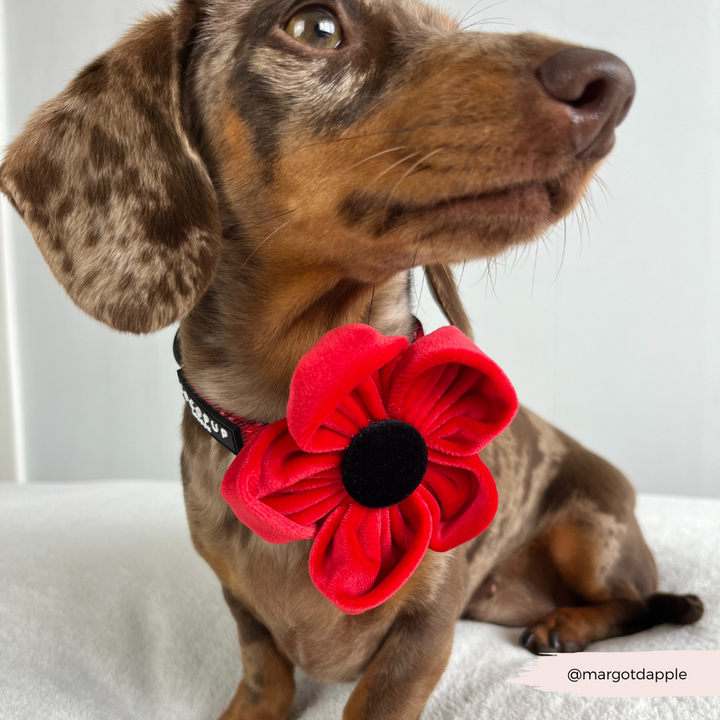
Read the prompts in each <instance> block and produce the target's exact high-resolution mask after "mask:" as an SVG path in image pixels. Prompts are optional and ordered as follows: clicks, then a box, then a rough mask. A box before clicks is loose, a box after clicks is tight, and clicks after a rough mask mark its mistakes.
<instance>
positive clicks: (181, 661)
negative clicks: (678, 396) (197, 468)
mask: <svg viewBox="0 0 720 720" xmlns="http://www.w3.org/2000/svg"><path fill="white" fill-rule="evenodd" d="M638 516H639V519H640V524H641V525H642V528H643V530H644V532H645V534H646V538H647V540H648V543H649V544H650V546H651V548H652V550H653V551H654V553H655V557H656V559H657V562H658V568H659V570H660V576H661V589H664V590H666V591H677V592H694V593H696V594H698V595H700V597H701V598H702V599H703V601H704V602H705V606H706V611H705V617H704V618H703V619H702V620H701V621H700V623H698V624H697V625H695V626H691V627H684V628H679V627H672V626H661V627H657V628H654V629H653V630H650V631H648V632H645V633H640V634H638V635H634V636H629V637H626V638H617V639H614V640H608V641H605V642H602V643H597V644H595V645H593V646H591V648H590V649H589V650H588V652H603V651H610V650H672V649H678V650H680V649H686V650H717V649H720V614H719V613H718V610H719V609H720V562H718V558H720V500H700V499H690V498H670V497H660V496H641V497H640V498H639V501H638ZM519 634H520V630H512V629H508V628H500V627H495V626H491V625H485V624H482V623H473V622H460V623H458V626H457V632H456V635H455V645H454V648H453V653H452V657H451V660H450V664H449V666H448V669H447V671H446V673H445V675H444V677H443V679H442V681H441V682H440V684H439V686H438V687H437V689H436V691H435V692H434V693H433V695H432V697H431V699H430V701H429V703H428V705H427V707H426V710H425V712H424V714H423V720H441V719H442V720H451V719H452V720H455V719H456V718H459V719H461V720H465V719H467V720H476V719H479V718H492V719H493V720H495V719H496V718H499V719H504V718H508V719H509V720H516V719H517V720H526V719H527V718H548V719H552V720H555V719H556V718H570V719H571V720H593V719H595V718H638V720H640V719H642V720H653V719H655V718H658V719H660V718H662V719H663V720H665V719H667V720H671V719H672V720H680V719H684V718H687V719H688V720H717V718H720V698H712V697H709V698H660V699H653V698H638V699H591V698H578V697H574V696H572V695H566V694H551V693H543V692H540V691H537V690H534V689H532V688H530V687H525V686H519V685H512V684H509V683H507V682H505V681H506V680H507V679H509V678H511V677H516V676H517V669H518V668H520V667H521V666H523V665H525V664H527V663H528V660H529V659H531V657H532V656H530V655H529V653H528V652H527V651H526V650H523V649H522V648H520V647H518V646H517V639H518V636H519ZM240 674H241V665H240V660H239V650H238V643H237V638H236V631H235V625H234V622H233V620H232V618H231V616H230V613H229V611H228V610H227V609H226V607H225V605H224V602H223V599H222V596H221V592H220V586H219V583H218V581H217V579H216V578H215V576H214V575H213V573H212V572H211V571H210V569H209V568H208V567H207V566H206V565H205V563H204V562H203V561H202V560H201V559H200V558H199V557H198V556H197V555H196V554H195V552H194V550H193V548H192V545H191V543H190V538H189V534H188V529H187V523H186V520H185V512H184V507H183V502H182V489H181V487H180V485H179V484H178V483H171V482H108V483H86V484H75V485H36V486H27V487H15V486H2V487H0V718H1V719H2V720H16V719H17V720H25V719H26V718H27V719H29V718H33V719H35V718H38V719H42V720H51V719H56V718H57V719H60V718H63V719H64V718H68V719H72V720H84V719H86V718H87V719H88V720H90V719H92V720H161V719H163V720H164V719H167V720H184V719H187V720H191V719H192V720H216V718H217V717H218V716H219V715H220V714H221V712H222V711H223V710H224V708H225V706H226V705H227V703H228V702H229V700H230V698H231V697H232V695H233V693H234V691H235V688H236V686H237V683H238V681H239V678H240ZM296 678H297V681H298V693H297V697H296V699H295V703H294V705H293V708H292V712H291V715H290V717H291V718H292V719H294V720H339V718H341V717H342V708H343V705H344V703H345V701H346V700H347V698H348V695H349V694H350V692H351V690H352V685H332V686H321V685H318V684H316V683H314V682H313V681H312V680H310V679H309V678H308V677H307V676H305V675H304V674H303V673H302V672H301V671H297V672H296Z"/></svg>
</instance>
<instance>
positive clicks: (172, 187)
mask: <svg viewBox="0 0 720 720" xmlns="http://www.w3.org/2000/svg"><path fill="white" fill-rule="evenodd" d="M633 94H634V80H633V76H632V74H631V73H630V71H629V69H628V68H627V66H626V65H625V64H624V63H623V62H622V61H621V60H619V59H618V58H616V57H615V56H613V55H610V54H608V53H605V52H600V51H596V50H590V49H586V48H579V47H576V46H573V45H569V44H567V43H563V42H559V41H556V40H550V39H548V38H545V37H541V36H539V35H534V34H518V35H505V34H497V35H496V34H489V33H475V32H463V31H461V29H460V28H459V27H458V24H457V22H456V21H455V20H454V19H452V18H450V17H448V16H447V15H445V14H443V13H442V12H440V11H438V10H436V9H431V8H430V7H427V6H425V5H423V4H421V3H420V2H417V1H416V0H318V2H317V3H313V2H312V0H311V2H310V3H308V2H305V1H304V0H273V1H272V2H271V1H270V0H178V2H177V3H176V4H175V5H174V6H173V7H172V8H171V9H170V10H169V11H168V12H166V13H164V14H159V15H153V16H150V17H148V18H146V19H145V20H144V21H142V22H141V23H140V24H139V25H137V26H136V27H134V28H133V29H132V30H131V31H130V32H129V33H128V34H127V35H126V36H125V37H124V38H123V39H122V40H120V41H119V42H118V44H117V45H115V46H114V47H113V48H112V49H110V50H109V51H108V52H107V53H105V54H104V55H102V56H101V57H100V58H99V59H97V60H95V61H94V62H93V63H92V64H90V65H89V66H88V67H86V68H85V69H84V70H83V71H82V72H81V73H80V74H79V75H78V76H77V77H76V78H75V79H74V80H73V82H72V83H70V85H69V86H68V87H67V88H66V89H65V90H64V91H63V92H62V93H61V94H60V95H59V96H58V97H57V98H55V99H54V100H51V101H50V102H49V103H48V104H46V105H44V106H43V107H42V108H40V109H39V110H38V111H37V113H36V114H35V116H34V117H33V118H32V119H31V121H30V122H29V124H28V126H27V128H26V129H25V130H24V132H23V133H22V135H21V136H20V137H19V138H18V139H17V140H16V141H15V142H14V143H13V144H12V145H11V147H10V148H9V150H8V152H7V155H6V157H5V161H4V164H3V166H2V169H1V171H0V184H1V186H2V189H3V191H4V193H5V194H6V195H7V196H8V197H9V198H10V200H11V202H12V204H13V206H14V207H15V208H16V210H17V211H18V212H19V213H20V214H21V215H22V217H23V218H24V220H25V222H26V223H27V225H28V226H29V227H30V229H31V230H32V232H33V235H34V237H35V239H36V241H37V244H38V246H39V247H40V250H41V251H42V253H43V255H44V257H45V259H46V260H47V262H48V264H49V266H50V268H51V269H52V272H53V273H54V275H55V277H56V278H57V280H58V281H59V282H60V283H61V284H62V285H63V287H64V288H65V290H66V291H67V293H68V294H69V295H70V297H71V298H72V299H73V300H74V301H75V303H76V304H77V305H78V306H79V307H80V308H81V309H83V310H84V311H85V312H87V313H89V314H90V315H91V316H93V317H94V318H96V319H98V320H100V321H102V322H104V323H106V324H107V325H109V326H111V327H112V328H115V329H117V330H121V331H125V332H133V333H150V332H153V331H156V330H158V329H160V328H163V327H165V326H167V325H170V324H171V323H174V322H176V321H181V325H180V343H181V347H182V353H183V361H184V365H185V372H186V374H187V377H188V378H189V380H190V382H191V383H192V385H193V386H194V387H195V388H197V389H198V391H199V392H200V393H202V395H203V396H204V397H206V398H208V400H209V401H211V402H212V403H213V404H214V405H216V406H218V407H221V408H224V409H225V410H227V411H229V412H232V413H234V414H236V415H239V416H243V417H245V418H248V419H250V420H254V421H258V422H265V423H269V422H274V421H276V420H278V419H280V418H283V417H284V416H285V413H286V405H287V401H288V393H289V383H290V378H291V376H292V374H293V371H294V369H295V367H296V365H297V364H298V361H299V360H300V358H301V357H302V356H303V355H304V354H305V353H307V352H308V351H309V350H310V348H311V347H312V346H313V345H314V344H315V343H316V342H317V341H318V339H319V338H321V337H322V336H323V335H324V334H325V333H327V332H328V331H329V330H331V329H333V328H336V327H339V326H342V325H346V324H351V323H368V324H371V325H372V326H373V327H375V328H376V329H377V330H379V331H380V332H382V333H384V334H386V335H393V336H395V335H405V336H407V337H408V338H412V337H413V333H414V329H415V323H414V318H413V316H412V313H411V308H410V296H409V293H410V272H411V270H412V268H414V267H419V266H423V267H425V268H426V273H427V276H428V277H429V279H430V282H431V285H432V289H433V293H434V295H435V297H436V299H437V300H438V302H439V304H440V306H441V308H442V309H443V311H444V312H445V314H446V316H447V317H448V319H449V320H450V322H452V323H453V324H455V325H457V326H459V327H460V329H461V330H463V331H464V332H465V333H466V334H469V333H470V328H469V323H468V319H467V316H466V315H465V312H464V310H463V308H462V305H461V303H460V301H459V297H458V293H457V288H456V285H455V282H454V279H453V277H452V274H451V270H450V268H449V266H450V265H452V264H454V263H459V262H464V261H468V260H473V259H477V258H488V257H491V256H494V255H497V254H498V253H502V252H505V251H506V250H507V249H508V248H510V247H512V246H515V245H517V244H520V243H526V242H529V241H531V240H533V239H535V238H537V237H538V236H539V235H541V234H542V233H543V232H544V231H546V230H547V229H548V228H550V227H551V226H553V225H554V224H555V223H557V222H558V221H559V220H560V219H561V218H563V217H565V216H566V215H567V214H568V213H569V212H570V211H571V210H572V208H573V207H574V206H575V205H576V204H577V203H578V202H579V200H580V199H581V198H582V196H583V194H584V192H585V189H586V186H587V184H588V182H589V180H590V179H591V177H592V176H593V173H594V172H595V170H596V169H597V167H598V165H599V164H600V163H601V161H602V160H603V159H604V158H605V157H606V156H607V154H608V153H609V152H610V150H611V149H612V146H613V144H614V140H615V128H616V126H617V125H618V124H619V123H620V122H621V121H622V120H623V119H624V117H625V115H626V113H627V112H628V110H629V107H630V104H631V102H632V99H633ZM182 429H183V439H184V447H183V452H182V477H183V485H184V493H185V500H186V506H187V515H188V519H189V523H190V530H191V534H192V539H193V542H194V544H195V547H196V548H197V551H198V552H199V553H200V555H201V556H202V557H203V558H204V559H205V560H206V561H207V562H208V563H209V565H210V566H211V567H212V569H213V570H214V571H215V573H216V574H217V576H218V578H219V579H220V582H221V584H222V589H223V593H224V596H225V599H226V600H227V603H228V605H229V607H230V610H231V612H232V614H233V616H234V617H235V620H236V621H237V625H238V629H239V637H240V646H241V653H242V663H243V668H244V676H243V679H242V681H241V683H240V686H239V688H238V690H237V693H236V695H235V697H234V698H233V699H232V701H231V702H230V705H229V708H228V710H227V711H226V712H225V714H224V715H223V718H225V719H226V720H240V719H243V720H260V718H263V719H267V720H276V719H277V720H280V719H281V718H284V717H286V716H287V714H288V712H289V710H290V706H291V704H292V701H293V695H294V692H295V683H294V679H293V671H294V666H296V665H297V666H300V667H302V668H304V670H305V671H307V672H308V673H309V674H310V675H311V676H312V677H313V678H315V679H317V680H318V681H321V682H344V681H348V680H352V679H357V678H359V682H358V684H357V686H356V687H355V689H354V691H353V693H352V695H351V697H350V699H349V701H348V704H347V706H346V707H345V711H344V717H345V719H346V720H360V719H365V720H385V719H387V720H390V719H392V720H401V719H402V720H405V719H407V720H410V719H411V718H417V717H418V716H419V715H420V713H421V712H422V709H423V707H424V705H425V703H426V701H427V698H428V697H429V695H430V693H431V692H432V691H433V688H434V687H435V685H436V684H437V682H438V680H439V678H440V676H441V675H442V673H443V671H444V669H445V666H446V663H447V661H448V657H449V654H450V649H451V646H452V642H453V632H454V628H455V623H456V620H457V619H458V618H461V617H462V618H472V619H476V620H483V621H489V622H494V623H499V624H502V625H507V626H513V627H525V628H526V630H525V632H524V633H523V634H522V636H521V640H520V641H521V644H522V645H524V646H525V647H527V648H528V649H529V650H531V651H532V652H536V653H537V652H546V651H552V652H573V651H577V650H582V649H583V648H584V647H585V646H586V645H587V644H588V643H590V642H593V641H595V640H602V639H603V638H609V637H613V636H617V635H623V634H628V633H634V632H637V631H640V630H643V629H645V628H649V627H651V626H653V625H656V624H658V623H663V622H671V623H679V624H685V623H692V622H695V621H696V620H698V619H699V618H700V616H701V615H702V609H703V606H702V603H701V602H700V600H699V599H698V598H697V597H695V596H693V595H685V596H678V595H668V594H658V593H656V589H657V585H658V577H657V572H656V568H655V564H654V561H653V558H652V555H651V554H650V551H649V550H648V548H647V546H646V544H645V542H644V540H643V537H642V535H641V532H640V529H639V527H638V524H637V522H636V520H635V517H634V515H633V508H634V493H633V490H632V488H631V486H630V484H629V483H628V481H627V480H626V479H625V478H624V477H623V476H622V475H621V474H620V472H618V471H617V470H615V469H614V468H613V467H612V466H610V465H609V464H608V463H607V462H605V461H604V460H602V459H601V458H599V457H597V456H595V455H593V454H592V453H590V452H588V451H587V450H585V449H584V448H582V447H581V446H580V445H579V444H578V443H577V442H575V441H574V440H572V439H571V438H569V437H567V436H566V435H564V434H563V433H562V432H560V431H558V430H556V429H554V428H553V427H551V426H550V425H548V424H547V423H545V422H544V421H543V420H541V419H540V418H538V417H536V416H535V415H534V414H532V413H531V412H529V411H527V410H525V409H521V410H520V412H519V414H518V415H517V417H516V419H515V420H514V422H513V423H512V425H511V426H510V428H509V429H508V430H507V431H506V432H505V433H504V434H502V435H501V436H500V437H499V438H498V439H497V440H495V441H494V442H493V443H491V444H490V445H489V446H488V447H487V448H486V449H485V450H484V451H483V452H482V453H481V456H482V459H483V460H484V462H485V463H486V464H487V465H488V467H489V468H490V470H491V471H492V474H493V476H494V478H495V481H496V483H497V487H498V493H499V509H498V512H497V515H496V517H495V520H494V521H493V523H492V524H491V525H490V527H489V528H488V529H487V530H486V531H485V532H484V533H483V534H481V535H480V536H479V537H478V538H477V539H476V540H474V541H472V542H470V543H467V544H466V545H463V546H461V547H459V548H457V549H456V550H453V551H450V552H447V553H433V552H428V553H427V554H426V556H425V558H424V559H423V561H422V563H421V564H420V566H419V567H418V569H417V570H416V571H415V573H414V574H413V575H412V577H411V578H410V580H409V581H408V582H407V583H406V584H405V586H404V587H403V588H402V589H401V590H400V591H399V592H398V593H396V594H395V595H394V596H393V597H392V598H391V599H390V600H388V601H386V602H385V603H383V604H382V605H380V606H379V607H377V608H375V609H372V610H369V611H367V612H365V613H362V614H359V615H348V614H345V613H343V612H341V611H340V610H339V609H337V608H336V607H335V606H334V605H332V604H331V603H330V602H329V601H328V600H326V599H325V598H324V597H323V596H322V595H321V594H320V593H319V592H318V590H317V589H316V588H315V586H314V585H313V583H312V582H311V579H310V576H309V574H308V555H309V551H310V547H309V543H310V541H307V542H306V541H298V542H294V543H289V544H286V545H273V544H270V543H267V542H265V541H264V540H262V539H260V538H259V537H258V536H257V535H255V534H254V533H253V532H251V531H250V530H249V529H248V528H247V527H245V526H244V525H243V524H241V523H240V522H239V520H238V519H237V518H236V517H235V515H234V514H233V513H232V511H231V510H230V508H229V507H228V505H227V504H226V503H225V502H224V500H223V498H222V497H221V494H220V485H221V481H222V479H223V476H224V474H225V472H226V470H227V469H228V467H229V465H230V463H231V461H232V459H233V456H232V454H231V453H230V452H229V451H228V450H226V449H225V448H224V447H222V446H221V445H220V444H218V443H216V442H214V440H213V439H212V438H211V437H210V436H209V435H208V434H207V433H206V432H205V430H203V428H202V427H200V426H199V425H198V424H197V423H196V422H195V420H194V419H193V418H192V416H191V413H190V411H189V410H187V409H186V411H185V417H184V420H183V425H182Z"/></svg>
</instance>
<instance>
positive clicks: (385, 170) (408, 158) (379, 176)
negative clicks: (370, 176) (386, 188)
mask: <svg viewBox="0 0 720 720" xmlns="http://www.w3.org/2000/svg"><path fill="white" fill-rule="evenodd" d="M419 154H420V153H419V152H414V153H410V154H409V155H406V156H405V157H404V158H401V159H400V160H398V161H397V162H396V163H394V164H393V165H391V166H390V167H388V168H385V169H384V170H383V171H382V172H381V173H380V174H379V175H378V176H377V177H376V178H375V179H374V180H373V182H374V183H376V182H377V181H378V180H379V179H380V178H381V177H382V176H383V175H387V173H389V172H390V171H391V170H394V169H395V168H396V167H397V166H398V165H402V164H403V163H404V162H405V161H406V160H410V159H411V158H414V157H415V156H416V155H419Z"/></svg>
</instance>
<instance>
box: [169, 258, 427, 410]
mask: <svg viewBox="0 0 720 720" xmlns="http://www.w3.org/2000/svg"><path fill="white" fill-rule="evenodd" d="M410 283H411V280H410V274H409V273H407V272H403V273H399V274H396V275H394V276H391V277H389V278H387V279H384V280H383V281H382V282H379V283H377V284H375V285H369V284H365V283H360V282H358V281H354V280H350V279H348V278H343V277H341V276H339V275H337V274H335V273H333V272H332V271H331V270H318V269H308V268H305V269H302V268H295V269H288V265H285V266H283V267H272V266H271V265H270V264H266V263H258V264H256V265H255V266H254V267H252V268H249V269H248V268H241V271H240V272H237V270H235V271H233V269H232V268H231V267H229V264H228V266H225V265H223V266H222V267H221V270H220V272H219V273H218V277H217V278H216V280H215V283H214V284H213V286H212V287H211V289H210V291H209V292H208V293H207V295H206V296H205V298H204V299H203V300H202V302H201V303H200V304H199V305H198V307H197V308H196V309H195V310H194V311H193V312H192V313H191V314H190V316H189V317H188V318H186V320H184V321H183V324H182V329H181V343H182V349H183V361H184V363H185V368H186V373H187V375H188V378H189V380H190V382H191V383H192V384H193V385H194V386H195V388H196V389H197V390H198V392H200V393H201V394H202V395H203V396H204V397H206V398H207V399H208V400H209V401H210V402H211V403H212V404H214V405H215V406H216V407H220V408H222V409H224V410H228V411H230V412H232V413H234V414H236V415H240V416H242V417H245V418H247V419H250V420H256V421H259V422H274V421H276V420H278V419H280V418H282V417H284V416H285V413H286V407H287V400H288V394H289V388H290V380H291V378H292V374H293V372H294V370H295V368H296V366H297V364H298V362H299V360H300V358H301V357H302V356H303V355H304V354H305V353H307V352H308V351H309V350H310V349H311V348H312V346H313V345H314V344H315V343H316V342H317V341H318V340H319V339H320V338H321V337H322V336H323V335H324V334H325V333H327V332H328V331H330V330H332V329H333V328H335V327H340V326H342V325H349V324H352V323H366V324H369V325H372V326H373V327H375V328H376V329H377V330H379V331H380V332H382V333H383V334H385V335H404V336H406V337H408V338H409V339H410V338H411V337H412V335H413V333H414V321H413V316H412V312H411V306H410V292H411V285H410ZM349 351H350V352H352V348H349Z"/></svg>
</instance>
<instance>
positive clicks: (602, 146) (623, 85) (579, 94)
mask: <svg viewBox="0 0 720 720" xmlns="http://www.w3.org/2000/svg"><path fill="white" fill-rule="evenodd" d="M537 74H538V78H539V79H540V82H541V83H542V85H543V87H544V88H545V90H546V91H547V93H548V94H549V95H550V97H551V98H553V99H554V100H558V101H559V102H561V103H563V104H564V105H565V106H566V109H567V112H568V114H569V115H570V120H571V122H572V135H571V141H572V144H573V149H574V151H575V154H576V156H577V157H578V158H582V159H584V158H595V159H600V158H603V157H605V156H606V155H607V154H608V153H609V152H610V151H611V150H612V148H613V145H614V144H615V128H616V127H617V126H618V125H619V124H620V123H621V122H622V121H623V120H624V119H625V116H626V115H627V114H628V111H629V110H630V106H631V105H632V101H633V98H634V97H635V78H634V77H633V74H632V72H631V71H630V68H629V67H628V66H627V65H626V64H625V63H624V62H623V61H622V60H621V59H620V58H619V57H616V56H615V55H611V54H610V53H607V52H603V51H601V50H590V49H588V48H570V49H568V50H561V51H560V52H558V53H556V54H555V55H552V56H551V57H549V58H548V59H547V60H546V61H545V62H544V63H543V64H542V65H541V66H540V67H539V68H538V71H537Z"/></svg>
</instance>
